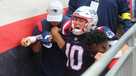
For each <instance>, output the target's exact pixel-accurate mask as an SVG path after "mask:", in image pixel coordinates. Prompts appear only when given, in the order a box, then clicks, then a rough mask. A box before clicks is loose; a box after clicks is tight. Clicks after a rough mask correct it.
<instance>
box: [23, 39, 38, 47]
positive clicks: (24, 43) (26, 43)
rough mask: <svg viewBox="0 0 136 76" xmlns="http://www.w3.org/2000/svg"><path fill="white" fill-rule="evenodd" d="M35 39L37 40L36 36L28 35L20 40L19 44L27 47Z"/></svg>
mask: <svg viewBox="0 0 136 76" xmlns="http://www.w3.org/2000/svg"><path fill="white" fill-rule="evenodd" d="M36 40H37V38H36V37H35V36H29V37H26V38H23V39H22V40H21V45H22V46H24V47H28V46H30V45H31V44H32V43H35V42H36Z"/></svg>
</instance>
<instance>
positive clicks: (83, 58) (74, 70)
mask: <svg viewBox="0 0 136 76" xmlns="http://www.w3.org/2000/svg"><path fill="white" fill-rule="evenodd" d="M80 37H82V35H81V36H80ZM80 37H77V36H75V35H73V34H72V33H70V34H68V35H67V36H65V41H66V45H65V48H64V50H65V54H66V56H67V63H66V69H65V75H64V76H80V75H81V74H82V73H83V72H84V71H85V70H86V69H87V68H88V67H89V66H90V65H91V64H92V63H94V61H95V59H94V56H93V54H92V53H91V50H90V49H89V48H87V46H86V45H85V43H84V41H83V40H82V38H80Z"/></svg>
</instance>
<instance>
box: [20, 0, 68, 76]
mask: <svg viewBox="0 0 136 76" xmlns="http://www.w3.org/2000/svg"><path fill="white" fill-rule="evenodd" d="M47 10H48V11H47V13H48V14H47V19H44V20H42V21H41V22H40V23H41V25H42V30H39V29H38V28H36V29H34V35H33V36H29V37H26V38H24V39H22V42H21V43H22V46H25V47H27V46H32V49H33V50H35V51H40V57H39V58H38V62H39V64H38V65H39V70H40V74H41V75H39V76H63V74H64V68H65V55H64V53H63V52H62V51H60V49H59V48H58V46H57V45H56V43H55V42H54V41H52V37H51V33H50V30H51V27H53V26H58V27H60V28H61V27H62V26H63V25H64V23H65V22H67V20H69V19H68V18H66V17H64V16H63V6H62V3H61V2H60V1H58V0H54V1H53V2H51V3H49V6H48V9H47ZM38 54H39V53H38ZM38 56H39V55H38Z"/></svg>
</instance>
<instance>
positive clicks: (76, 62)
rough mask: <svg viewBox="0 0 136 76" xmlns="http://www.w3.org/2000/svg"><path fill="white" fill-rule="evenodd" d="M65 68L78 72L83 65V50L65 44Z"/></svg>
mask: <svg viewBox="0 0 136 76" xmlns="http://www.w3.org/2000/svg"><path fill="white" fill-rule="evenodd" d="M66 56H67V64H66V65H67V67H71V68H72V69H73V70H80V69H81V67H82V63H83V59H82V58H83V48H82V47H81V46H79V45H73V46H71V44H70V43H67V44H66Z"/></svg>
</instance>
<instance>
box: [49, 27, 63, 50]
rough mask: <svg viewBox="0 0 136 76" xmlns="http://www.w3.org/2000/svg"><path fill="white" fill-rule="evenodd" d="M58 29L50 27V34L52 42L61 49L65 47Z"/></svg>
mask: <svg viewBox="0 0 136 76" xmlns="http://www.w3.org/2000/svg"><path fill="white" fill-rule="evenodd" d="M59 31H60V29H59V28H58V27H57V26H54V27H52V29H51V34H52V38H53V40H54V41H55V42H56V43H57V45H58V46H59V48H61V49H62V48H63V47H64V46H65V41H64V39H63V38H62V36H61V34H60V33H59Z"/></svg>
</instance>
